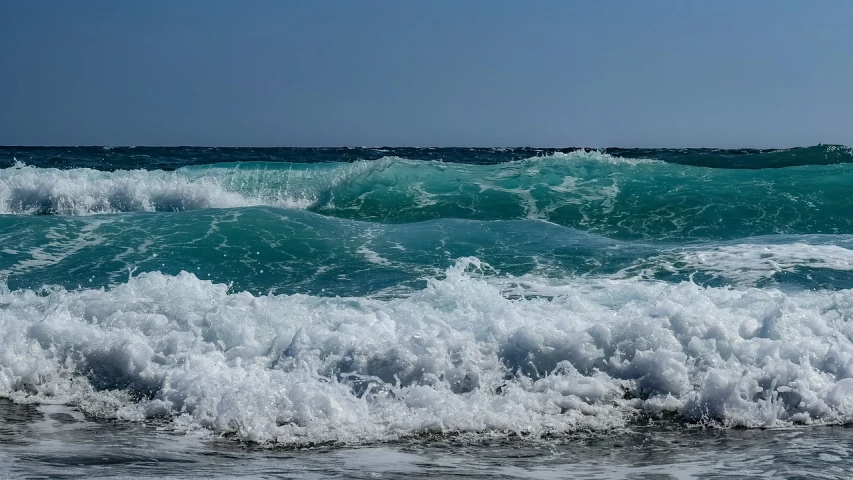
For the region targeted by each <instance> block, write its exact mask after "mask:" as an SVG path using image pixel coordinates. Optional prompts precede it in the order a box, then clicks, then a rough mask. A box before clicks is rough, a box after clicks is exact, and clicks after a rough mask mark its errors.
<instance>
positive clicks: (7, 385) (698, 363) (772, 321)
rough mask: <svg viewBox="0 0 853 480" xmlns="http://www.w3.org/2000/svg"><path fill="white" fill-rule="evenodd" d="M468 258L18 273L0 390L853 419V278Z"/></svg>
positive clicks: (113, 397)
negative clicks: (263, 289) (362, 292)
mask: <svg viewBox="0 0 853 480" xmlns="http://www.w3.org/2000/svg"><path fill="white" fill-rule="evenodd" d="M484 272H488V268H487V267H486V266H485V265H483V264H481V262H479V260H477V259H475V258H463V259H460V260H459V262H458V263H457V265H455V266H454V267H452V268H450V269H448V270H447V272H446V275H445V276H443V277H442V278H441V279H433V280H430V281H429V284H428V285H427V287H426V288H425V289H423V290H421V291H418V292H416V293H414V294H412V295H410V296H407V297H404V298H395V299H385V300H379V299H369V298H338V297H335V298H327V297H317V296H308V295H279V296H272V295H270V296H253V295H251V294H249V293H246V292H229V290H228V287H227V286H225V285H221V284H214V283H211V282H209V281H205V280H200V279H198V278H197V277H195V276H194V275H192V274H190V273H181V274H179V275H177V276H168V275H164V274H161V273H158V272H149V273H144V274H141V275H139V276H136V277H133V278H130V279H129V280H128V281H127V282H126V283H124V284H121V285H118V286H116V287H115V288H112V289H109V290H104V289H99V290H80V291H66V290H63V289H55V290H43V291H41V292H33V291H29V290H19V291H13V292H10V291H8V290H3V291H2V292H0V306H2V308H0V345H2V348H0V395H2V396H6V397H10V398H12V399H14V400H15V401H18V402H40V403H61V404H70V405H74V406H76V407H77V408H79V409H81V410H82V411H84V412H87V413H89V414H94V415H98V416H102V417H108V418H117V419H125V420H133V421H143V422H157V423H160V424H162V423H163V422H166V423H167V424H168V425H170V426H171V427H172V428H176V429H183V430H200V431H210V432H213V433H217V434H227V435H233V436H235V437H237V438H240V439H244V440H251V441H259V442H264V443H270V444H284V445H305V444H316V443H323V442H335V443H338V442H344V443H363V442H371V441H378V440H389V439H396V438H401V437H407V436H413V435H421V434H436V433H438V434H442V433H469V434H475V435H521V436H527V435H531V436H542V435H551V434H561V433H566V432H572V431H576V430H578V429H610V428H614V427H619V426H624V425H626V424H630V423H631V422H632V421H633V420H634V419H635V418H637V417H638V416H652V417H657V416H660V415H664V416H669V415H675V416H677V417H680V418H682V419H684V420H686V421H690V422H697V423H702V424H711V425H720V426H744V427H781V426H788V425H792V424H824V423H842V424H843V423H849V422H851V420H853V401H851V395H853V343H851V338H853V329H851V327H850V322H849V321H848V319H849V318H851V316H853V291H850V290H843V291H835V292H827V291H803V292H800V293H785V292H782V291H779V290H775V289H732V288H704V287H701V286H698V285H696V284H693V283H692V282H683V283H679V284H668V283H664V282H658V281H638V280H606V279H576V280H571V281H567V282H566V283H565V284H563V285H554V284H553V282H551V284H550V285H546V284H545V282H543V283H541V284H538V285H537V284H536V282H535V280H530V281H529V283H530V284H532V285H533V286H534V287H538V288H539V289H541V290H543V291H545V290H548V289H550V295H548V296H535V297H532V298H531V297H520V298H516V297H513V298H509V297H507V296H506V295H505V294H504V293H503V291H502V289H501V287H500V286H499V285H497V283H499V282H497V281H496V279H495V278H488V277H484Z"/></svg>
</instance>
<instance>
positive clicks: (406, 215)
mask: <svg viewBox="0 0 853 480" xmlns="http://www.w3.org/2000/svg"><path fill="white" fill-rule="evenodd" d="M827 148H828V147H827ZM850 182H853V166H851V165H848V164H841V165H823V166H820V165H817V166H816V165H810V166H799V167H795V168H788V169H760V170H737V169H716V168H713V169H709V168H697V167H691V166H683V165H675V164H672V163H665V162H662V161H657V160H650V159H632V158H622V157H618V156H615V155H610V154H606V153H601V152H597V151H589V152H587V151H577V152H572V153H553V154H550V155H547V156H537V157H531V158H527V159H523V160H517V161H512V162H506V163H501V164H497V165H471V164H460V163H445V162H438V161H428V162H425V161H416V160H410V159H404V158H398V157H383V158H380V159H378V160H372V161H358V162H353V163H315V164H303V163H220V164H213V165H205V166H195V167H185V168H181V169H178V170H176V171H162V170H153V171H150V170H117V171H114V172H104V171H99V170H92V169H81V168H76V169H69V170H60V169H54V168H50V169H46V168H38V167H32V166H25V165H22V164H17V165H15V166H13V167H10V168H6V169H3V170H0V213H5V214H16V215H34V214H35V215H92V214H103V213H123V212H164V211H189V210H199V209H211V208H234V207H247V206H260V205H264V206H272V207H278V208H288V209H302V210H311V211H314V212H317V213H321V214H323V215H328V216H334V217H341V218H351V219H357V220H368V221H372V222H382V223H404V222H418V221H424V220H430V219H435V218H463V219H475V220H511V219H534V220H543V221H547V222H551V223H556V224H559V225H564V226H569V227H572V228H576V229H579V230H583V231H588V232H591V233H596V234H600V235H604V236H608V237H611V238H616V239H626V240H630V239H676V240H677V239H689V240H705V239H735V238H745V237H749V236H755V235H771V234H806V233H819V234H821V233H826V234H829V233H853V218H851V217H850V216H849V215H847V213H848V212H849V211H850V210H851V209H853V197H851V196H850V195H848V190H849V188H848V186H849V184H850Z"/></svg>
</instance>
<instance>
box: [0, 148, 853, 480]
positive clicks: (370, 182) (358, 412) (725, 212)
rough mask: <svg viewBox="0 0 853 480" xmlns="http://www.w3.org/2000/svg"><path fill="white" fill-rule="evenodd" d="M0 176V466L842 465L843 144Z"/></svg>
mask: <svg viewBox="0 0 853 480" xmlns="http://www.w3.org/2000/svg"><path fill="white" fill-rule="evenodd" d="M0 166H2V167H3V168H2V169H0V477H2V476H28V475H29V476H38V475H44V476H76V475H82V476H98V475H102V476H122V475H125V476H154V477H162V476H169V475H175V476H192V475H199V476H209V475H216V476H225V477H229V476H235V475H245V476H275V475H279V476H285V477H287V476H291V477H292V476H296V477H310V478H314V477H327V476H343V477H372V476H377V475H379V476H383V477H412V476H438V477H441V476H446V475H462V476H483V477H490V478H491V477H505V478H514V477H536V478H564V477H566V476H572V475H577V476H583V477H596V476H598V477H605V478H610V477H643V476H655V475H659V476H664V477H667V476H669V477H674V478H682V477H714V476H726V475H730V476H736V477H741V476H750V475H751V476H774V475H775V476H779V475H782V476H814V477H815V478H835V477H837V476H843V475H844V474H845V473H846V472H847V471H849V470H850V469H851V468H853V459H851V458H850V455H851V445H853V443H851V440H853V433H851V432H853V431H851V430H849V429H848V428H847V427H846V425H849V424H851V423H853V322H851V318H853V213H851V212H853V196H851V195H849V185H850V184H851V182H853V152H851V151H850V149H848V148H846V147H839V146H815V147H809V148H801V149H789V150H674V149H662V150H649V149H645V150H630V149H629V150H626V149H604V150H586V149H564V150H548V149H413V148H406V149H392V148H385V149H366V148H365V149H353V148H351V149H252V148H246V149H224V148H221V149H216V148H101V147H76V148H23V147H21V148H17V147H3V148H2V149H0Z"/></svg>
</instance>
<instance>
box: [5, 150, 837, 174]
mask: <svg viewBox="0 0 853 480" xmlns="http://www.w3.org/2000/svg"><path fill="white" fill-rule="evenodd" d="M589 152H598V153H602V154H605V155H610V156H613V157H618V158H650V159H657V160H662V161H665V162H668V163H675V164H681V165H692V166H700V167H710V168H722V169H762V168H783V167H794V166H807V165H832V164H839V163H851V161H853V150H851V149H850V148H849V147H845V146H842V145H814V146H811V147H797V148H783V149H752V148H736V149H725V148H576V147H572V148H531V147H519V148H435V147H429V148H417V147H332V148H289V147H269V148H262V147H234V148H229V147H101V146H94V147H0V167H9V166H12V165H13V164H14V163H15V162H16V161H22V162H24V163H26V164H28V165H33V166H36V167H41V168H62V169H69V168H93V169H98V170H106V171H113V170H133V169H140V168H142V169H147V170H175V169H178V168H181V167H185V166H188V165H206V164H211V163H216V162H220V161H223V159H227V160H228V161H232V162H269V163H337V162H344V163H351V162H355V161H360V160H378V159H380V158H382V157H400V158H409V159H412V160H420V161H440V162H446V163H462V164H472V165H494V164H499V163H506V162H510V161H518V160H523V159H525V158H530V157H542V156H549V155H554V154H565V155H573V154H578V153H589Z"/></svg>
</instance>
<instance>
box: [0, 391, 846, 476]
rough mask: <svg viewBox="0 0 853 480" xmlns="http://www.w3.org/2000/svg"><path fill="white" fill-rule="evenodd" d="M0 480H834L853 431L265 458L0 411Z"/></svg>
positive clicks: (183, 439) (678, 432)
mask: <svg viewBox="0 0 853 480" xmlns="http://www.w3.org/2000/svg"><path fill="white" fill-rule="evenodd" d="M0 424H2V427H0V477H6V476H26V477H28V478H39V477H44V478H47V477H49V478H81V477H86V478H97V477H120V476H130V477H135V478H157V477H161V478H162V477H166V478H186V477H214V478H234V477H243V478H260V477H266V478H365V479H368V478H447V477H459V478H462V477H464V478H541V479H552V478H553V479H556V478H638V479H639V478H656V479H666V478H744V477H752V478H780V477H783V478H793V477H798V478H840V477H843V476H845V475H846V474H849V472H850V471H851V469H853V428H848V427H840V426H839V427H821V428H791V429H785V430H744V429H726V430H721V429H709V428H684V427H683V426H677V425H673V424H666V423H663V424H652V425H648V426H633V427H630V428H626V429H620V430H618V431H613V432H608V433H598V434H590V433H587V434H582V433H578V434H574V435H566V436H562V437H559V438H549V439H539V440H535V441H531V440H529V439H519V438H515V439H513V438H501V437H495V438H491V439H489V438H478V439H473V438H471V439H465V438H459V437H441V436H433V437H429V438H420V439H408V440H401V441H395V442H388V443H380V444H375V445H368V446H349V447H347V446H327V447H316V448H303V449H270V448H261V447H258V446H253V445H252V444H245V443H238V442H235V441H233V440H229V439H223V438H210V437H208V436H206V435H202V436H198V435H195V436H194V435H183V434H175V433H173V432H169V431H168V430H162V429H158V428H157V427H156V426H152V425H144V424H138V423H130V422H118V421H103V420H97V419H92V418H86V417H84V416H82V415H81V414H79V413H78V412H76V411H74V410H71V409H68V408H65V407H56V406H37V405H15V404H13V403H11V402H9V401H4V400H0Z"/></svg>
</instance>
